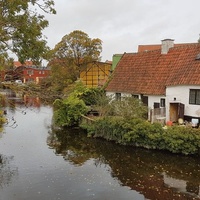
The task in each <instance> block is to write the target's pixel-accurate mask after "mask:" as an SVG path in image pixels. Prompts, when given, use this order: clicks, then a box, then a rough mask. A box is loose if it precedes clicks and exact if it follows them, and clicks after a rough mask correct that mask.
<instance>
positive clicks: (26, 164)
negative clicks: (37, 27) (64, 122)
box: [0, 97, 200, 200]
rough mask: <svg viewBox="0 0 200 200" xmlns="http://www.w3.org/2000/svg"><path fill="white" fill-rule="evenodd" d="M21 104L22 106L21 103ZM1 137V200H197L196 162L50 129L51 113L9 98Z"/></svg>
mask: <svg viewBox="0 0 200 200" xmlns="http://www.w3.org/2000/svg"><path fill="white" fill-rule="evenodd" d="M24 102H25V104H24ZM9 103H10V104H9V105H7V107H6V109H7V118H8V123H7V124H6V126H5V131H4V132H3V133H1V136H2V137H1V138H0V200H25V199H26V200H27V199H29V200H36V199H42V200H47V199H48V200H54V199H63V200H66V199H70V200H73V199H74V200H77V199H80V198H81V199H82V200H84V199H87V200H88V199H99V200H100V199H103V200H104V199H105V200H106V199H109V200H112V199H119V200H121V199H127V200H129V199H130V200H132V199H136V200H143V199H151V200H155V199H158V200H165V199H169V200H171V199H181V200H182V199H183V200H184V199H185V200H186V199H200V196H199V183H200V162H199V158H197V157H186V156H180V155H172V154H170V153H167V152H156V151H149V150H144V149H136V148H132V147H131V148H130V147H123V146H119V145H115V144H113V143H112V142H106V141H104V140H101V139H95V138H88V137H87V136H86V134H85V133H84V132H82V131H81V130H79V129H68V130H54V129H52V128H51V120H52V108H51V107H49V106H44V105H40V102H39V101H38V99H29V101H24V100H20V99H18V98H15V99H12V98H11V97H10V99H9Z"/></svg>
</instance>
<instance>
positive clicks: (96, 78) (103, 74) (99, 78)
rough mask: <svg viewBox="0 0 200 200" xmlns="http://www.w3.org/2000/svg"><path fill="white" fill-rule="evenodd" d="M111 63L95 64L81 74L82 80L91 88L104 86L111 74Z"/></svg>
mask: <svg viewBox="0 0 200 200" xmlns="http://www.w3.org/2000/svg"><path fill="white" fill-rule="evenodd" d="M111 67H112V63H111V62H93V63H90V64H88V66H87V68H86V69H85V70H83V71H82V72H81V73H80V79H81V81H82V82H83V84H85V85H86V86H87V87H89V88H95V87H101V86H103V85H104V84H105V83H106V81H107V80H108V77H109V75H110V73H111Z"/></svg>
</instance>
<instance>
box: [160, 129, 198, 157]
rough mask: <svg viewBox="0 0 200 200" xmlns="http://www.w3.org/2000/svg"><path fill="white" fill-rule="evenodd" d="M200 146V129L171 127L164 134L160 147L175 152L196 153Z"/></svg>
mask: <svg viewBox="0 0 200 200" xmlns="http://www.w3.org/2000/svg"><path fill="white" fill-rule="evenodd" d="M199 148H200V130H199V129H194V128H191V127H180V126H173V127H169V128H168V129H167V130H166V131H165V132H164V134H163V135H162V142H161V146H160V149H167V150H169V151H171V152H173V153H183V154H195V153H197V152H198V150H199Z"/></svg>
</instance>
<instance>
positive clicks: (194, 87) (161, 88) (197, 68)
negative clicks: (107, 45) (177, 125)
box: [106, 39, 200, 122]
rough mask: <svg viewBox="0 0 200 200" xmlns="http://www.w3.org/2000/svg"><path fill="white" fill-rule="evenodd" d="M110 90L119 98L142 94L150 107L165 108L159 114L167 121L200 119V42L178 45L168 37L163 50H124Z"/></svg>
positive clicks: (108, 88)
mask: <svg viewBox="0 0 200 200" xmlns="http://www.w3.org/2000/svg"><path fill="white" fill-rule="evenodd" d="M106 91H107V94H108V95H112V96H115V97H116V98H118V99H119V98H121V97H123V96H131V95H132V96H134V97H138V98H140V99H141V100H142V101H143V102H144V103H145V104H146V105H148V107H149V108H150V109H156V108H157V109H161V108H164V111H163V115H159V113H158V116H159V117H164V118H165V117H166V120H167V121H168V120H170V121H173V122H177V120H178V118H185V119H187V120H191V118H192V117H194V118H200V108H199V105H200V44H199V43H193V44H181V45H178V46H177V47H174V43H173V40H171V39H166V40H163V41H162V45H161V49H159V48H158V49H157V50H149V51H148V50H146V51H142V50H141V52H138V53H124V55H123V56H122V58H121V59H120V61H119V63H118V64H117V67H116V69H115V70H114V73H113V76H112V79H111V81H110V82H109V84H108V86H107V88H106ZM165 111H166V116H165ZM149 119H151V115H150V112H149Z"/></svg>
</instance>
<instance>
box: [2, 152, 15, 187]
mask: <svg viewBox="0 0 200 200" xmlns="http://www.w3.org/2000/svg"><path fill="white" fill-rule="evenodd" d="M12 160H13V157H5V156H3V155H0V187H2V188H3V187H4V186H6V185H9V184H10V183H11V181H12V178H13V177H14V176H16V175H18V169H17V168H12V167H11V166H10V162H11V161H12Z"/></svg>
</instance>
